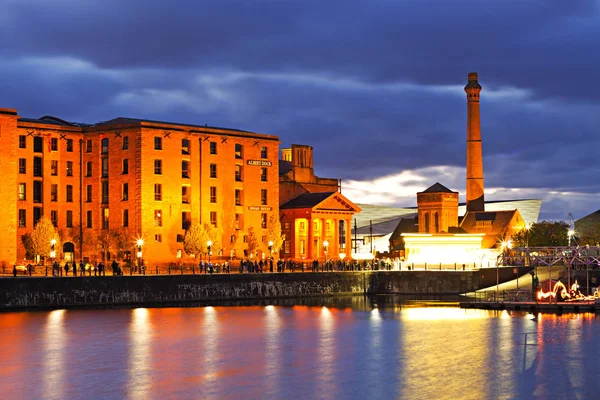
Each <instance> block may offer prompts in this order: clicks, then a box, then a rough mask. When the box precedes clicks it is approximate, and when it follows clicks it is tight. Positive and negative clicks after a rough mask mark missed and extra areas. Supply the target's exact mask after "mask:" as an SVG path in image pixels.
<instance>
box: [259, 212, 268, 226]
mask: <svg viewBox="0 0 600 400" xmlns="http://www.w3.org/2000/svg"><path fill="white" fill-rule="evenodd" d="M260 227H261V228H262V229H267V213H262V214H260Z"/></svg>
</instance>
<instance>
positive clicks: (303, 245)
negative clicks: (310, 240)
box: [300, 239, 306, 254]
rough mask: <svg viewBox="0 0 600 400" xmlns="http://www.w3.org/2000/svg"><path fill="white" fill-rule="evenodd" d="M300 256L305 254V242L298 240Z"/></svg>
mask: <svg viewBox="0 0 600 400" xmlns="http://www.w3.org/2000/svg"><path fill="white" fill-rule="evenodd" d="M300 254H306V241H305V240H304V239H301V240H300Z"/></svg>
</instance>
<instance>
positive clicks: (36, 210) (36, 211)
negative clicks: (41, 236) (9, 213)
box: [33, 207, 42, 226]
mask: <svg viewBox="0 0 600 400" xmlns="http://www.w3.org/2000/svg"><path fill="white" fill-rule="evenodd" d="M40 218H42V208H41V207H33V226H36V225H37V223H38V222H39V220H40Z"/></svg>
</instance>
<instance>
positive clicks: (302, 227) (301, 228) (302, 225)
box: [300, 221, 306, 231]
mask: <svg viewBox="0 0 600 400" xmlns="http://www.w3.org/2000/svg"><path fill="white" fill-rule="evenodd" d="M305 229H306V226H305V225H304V221H302V222H300V230H301V231H304V230H305Z"/></svg>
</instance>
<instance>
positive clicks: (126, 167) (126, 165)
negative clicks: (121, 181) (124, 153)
mask: <svg viewBox="0 0 600 400" xmlns="http://www.w3.org/2000/svg"><path fill="white" fill-rule="evenodd" d="M128 173H129V160H128V159H127V158H125V159H123V175H127V174H128Z"/></svg>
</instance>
